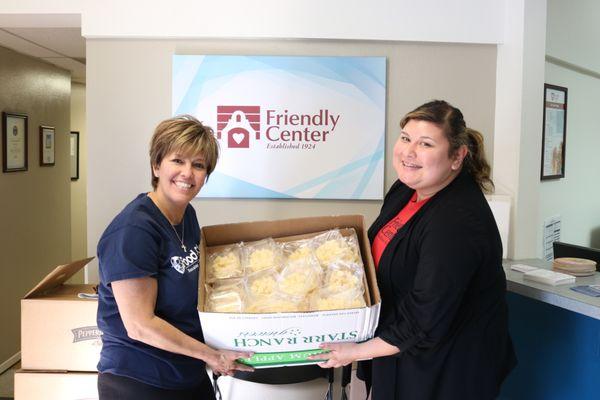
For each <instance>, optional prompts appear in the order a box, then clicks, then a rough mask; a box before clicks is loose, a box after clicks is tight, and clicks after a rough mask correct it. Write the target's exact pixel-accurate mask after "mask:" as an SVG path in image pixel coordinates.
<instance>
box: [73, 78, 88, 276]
mask: <svg viewBox="0 0 600 400" xmlns="http://www.w3.org/2000/svg"><path fill="white" fill-rule="evenodd" d="M85 122H86V121H85V85H83V84H81V83H75V82H73V83H72V84H71V131H77V132H79V179H78V180H75V181H71V184H70V186H71V259H72V260H80V259H82V258H86V257H87V204H86V201H87V193H86V187H87V145H86V134H85ZM72 281H78V282H83V270H82V271H80V272H78V273H77V274H76V275H75V276H74V277H73V279H72Z"/></svg>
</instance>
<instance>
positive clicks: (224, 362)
mask: <svg viewBox="0 0 600 400" xmlns="http://www.w3.org/2000/svg"><path fill="white" fill-rule="evenodd" d="M252 354H253V353H251V352H244V351H232V350H215V353H214V354H213V356H212V357H211V358H210V359H208V360H206V364H207V365H208V366H209V367H210V369H211V370H212V371H213V372H214V373H215V374H218V375H228V376H232V375H233V373H234V372H235V371H248V372H251V371H254V368H252V367H249V366H247V365H244V364H240V363H239V362H237V361H236V360H237V359H238V358H249V357H252Z"/></svg>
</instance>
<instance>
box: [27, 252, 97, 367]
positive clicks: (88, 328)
mask: <svg viewBox="0 0 600 400" xmlns="http://www.w3.org/2000/svg"><path fill="white" fill-rule="evenodd" d="M90 260H92V258H87V259H84V260H79V261H75V262H73V263H71V264H67V265H61V266H58V267H56V268H55V269H54V271H52V272H51V273H50V274H48V275H47V276H46V277H45V278H44V279H43V280H42V281H41V282H40V283H39V284H38V285H37V286H36V287H34V288H33V289H32V290H31V291H30V292H29V293H27V295H25V297H24V298H23V299H22V300H21V366H22V367H23V369H27V370H60V371H96V365H97V364H98V360H99V359H100V349H101V348H102V340H101V335H102V333H101V332H100V331H99V330H98V327H97V325H96V313H97V310H98V301H97V300H96V299H82V298H79V297H78V294H79V293H87V294H94V290H93V285H74V284H65V281H66V280H67V279H69V278H70V277H72V276H73V275H74V274H75V273H76V272H77V271H79V270H80V269H81V268H83V267H84V266H85V265H86V264H87V263H89V262H90Z"/></svg>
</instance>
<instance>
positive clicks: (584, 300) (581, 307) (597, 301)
mask: <svg viewBox="0 0 600 400" xmlns="http://www.w3.org/2000/svg"><path fill="white" fill-rule="evenodd" d="M514 264H525V265H531V266H532V267H539V268H546V269H552V263H550V262H547V261H542V260H539V259H530V260H520V261H512V260H505V261H504V272H505V273H506V286H507V289H508V291H509V292H512V293H516V294H519V295H521V296H525V297H529V298H531V299H534V300H538V301H542V302H544V303H547V304H551V305H553V306H556V307H560V308H564V309H565V310H569V311H573V312H576V313H579V314H583V315H586V316H588V317H591V318H595V319H598V320H600V297H591V296H587V295H585V294H581V293H578V292H575V291H573V290H571V289H570V288H571V287H573V286H580V285H600V273H598V272H596V273H595V274H594V275H592V276H585V277H577V278H576V279H575V283H571V284H567V285H558V286H550V285H545V284H542V283H538V282H533V281H530V280H526V279H523V273H522V272H518V271H513V270H511V269H510V267H511V265H514Z"/></svg>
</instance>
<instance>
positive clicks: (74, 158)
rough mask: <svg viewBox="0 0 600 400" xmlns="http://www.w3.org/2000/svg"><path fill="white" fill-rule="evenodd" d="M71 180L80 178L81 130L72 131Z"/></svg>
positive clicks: (70, 145) (70, 144)
mask: <svg viewBox="0 0 600 400" xmlns="http://www.w3.org/2000/svg"><path fill="white" fill-rule="evenodd" d="M69 148H70V152H69V154H70V158H71V180H72V181H76V180H77V179H79V132H71V137H70V142H69Z"/></svg>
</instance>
